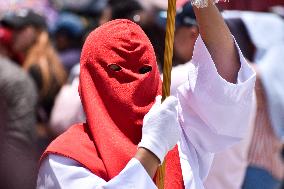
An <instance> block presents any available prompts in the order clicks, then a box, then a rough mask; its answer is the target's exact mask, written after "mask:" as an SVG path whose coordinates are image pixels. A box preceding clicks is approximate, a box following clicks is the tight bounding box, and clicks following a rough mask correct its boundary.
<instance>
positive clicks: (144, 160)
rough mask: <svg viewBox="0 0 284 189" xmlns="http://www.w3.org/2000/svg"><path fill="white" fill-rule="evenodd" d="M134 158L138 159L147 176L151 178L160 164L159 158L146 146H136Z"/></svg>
mask: <svg viewBox="0 0 284 189" xmlns="http://www.w3.org/2000/svg"><path fill="white" fill-rule="evenodd" d="M135 158H136V159H137V160H139V161H140V163H141V164H142V165H143V167H144V169H145V170H146V171H147V173H148V174H149V176H150V177H151V178H153V177H154V175H155V173H156V171H157V169H158V166H159V164H160V160H159V158H158V157H157V156H156V155H155V154H153V153H152V152H151V151H149V150H147V149H146V148H138V151H137V153H136V155H135Z"/></svg>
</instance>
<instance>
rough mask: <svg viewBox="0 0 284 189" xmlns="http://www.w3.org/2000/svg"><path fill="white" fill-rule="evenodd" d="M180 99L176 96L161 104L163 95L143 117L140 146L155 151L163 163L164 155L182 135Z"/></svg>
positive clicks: (157, 98)
mask: <svg viewBox="0 0 284 189" xmlns="http://www.w3.org/2000/svg"><path fill="white" fill-rule="evenodd" d="M177 105H178V100H177V98H176V97H174V96H170V97H168V98H166V100H165V101H164V102H163V103H162V104H161V96H157V97H156V102H155V104H154V105H153V107H152V108H151V109H150V111H149V112H148V113H147V114H146V115H145V117H144V119H143V128H142V139H141V142H140V143H139V144H138V147H143V148H146V149H148V150H150V151H151V152H152V153H154V154H155V155H156V156H157V157H158V158H159V159H160V162H161V163H162V162H163V160H164V157H165V156H166V154H167V153H168V151H169V150H171V149H172V148H173V147H174V146H175V145H176V143H177V141H178V140H179V138H180V135H181V128H180V125H179V123H178V114H177Z"/></svg>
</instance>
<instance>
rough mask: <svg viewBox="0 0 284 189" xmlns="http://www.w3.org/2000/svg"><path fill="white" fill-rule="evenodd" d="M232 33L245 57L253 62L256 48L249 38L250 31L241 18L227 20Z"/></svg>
mask: <svg viewBox="0 0 284 189" xmlns="http://www.w3.org/2000/svg"><path fill="white" fill-rule="evenodd" d="M225 22H226V24H227V25H228V27H229V29H230V31H231V33H232V34H233V36H234V37H235V39H236V41H237V42H238V45H239V47H240V49H241V51H242V53H243V55H244V56H245V57H246V58H247V59H248V60H249V61H253V59H254V54H255V49H256V48H255V46H254V44H253V42H252V40H251V38H250V36H249V33H248V30H247V28H246V26H245V24H244V22H243V21H242V19H240V18H230V19H226V20H225Z"/></svg>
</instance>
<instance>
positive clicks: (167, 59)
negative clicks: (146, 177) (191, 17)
mask: <svg viewBox="0 0 284 189" xmlns="http://www.w3.org/2000/svg"><path fill="white" fill-rule="evenodd" d="M175 17H176V0H168V11H167V27H166V40H165V52H164V68H163V95H162V101H164V100H165V99H166V97H168V96H170V87H171V70H172V60H173V46H174V32H175ZM165 168H166V160H164V162H163V164H162V165H161V166H160V167H159V168H158V171H157V175H156V185H157V187H158V189H164V179H165Z"/></svg>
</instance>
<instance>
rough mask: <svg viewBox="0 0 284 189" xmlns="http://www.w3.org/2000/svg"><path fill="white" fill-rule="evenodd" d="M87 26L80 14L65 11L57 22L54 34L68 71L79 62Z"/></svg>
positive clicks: (56, 44)
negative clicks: (85, 26)
mask: <svg viewBox="0 0 284 189" xmlns="http://www.w3.org/2000/svg"><path fill="white" fill-rule="evenodd" d="M84 32H85V28H84V24H83V21H82V20H81V18H80V17H79V16H77V15H76V14H73V13H68V12H63V13H61V14H60V15H59V17H58V19H57V20H56V22H55V26H54V29H53V30H52V35H53V37H54V43H55V47H56V48H57V50H58V53H59V57H60V60H61V62H62V64H63V65H64V67H65V69H66V71H67V73H69V72H70V70H71V69H72V67H73V66H74V65H76V64H78V63H79V61H80V54H81V48H82V43H83V41H82V38H83V36H84Z"/></svg>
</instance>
